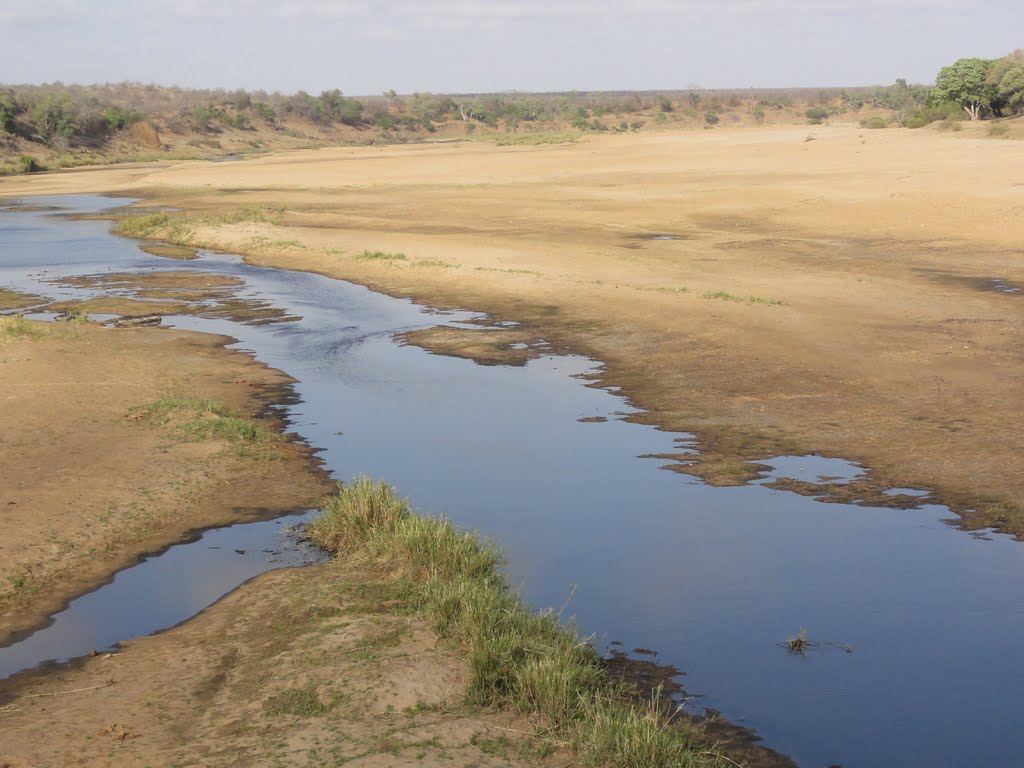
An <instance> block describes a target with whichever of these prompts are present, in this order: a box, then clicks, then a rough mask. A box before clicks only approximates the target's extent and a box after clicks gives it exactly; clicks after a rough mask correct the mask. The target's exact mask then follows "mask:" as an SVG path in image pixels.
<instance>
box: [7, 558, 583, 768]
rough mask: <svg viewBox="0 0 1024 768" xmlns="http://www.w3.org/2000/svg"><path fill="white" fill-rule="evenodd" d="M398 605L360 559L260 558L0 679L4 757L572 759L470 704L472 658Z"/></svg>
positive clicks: (187, 761)
mask: <svg viewBox="0 0 1024 768" xmlns="http://www.w3.org/2000/svg"><path fill="white" fill-rule="evenodd" d="M400 605H402V600H401V597H400V590H399V589H398V588H397V586H396V584H395V583H394V582H389V581H387V580H386V579H383V578H379V577H374V576H372V575H371V576H369V577H368V575H367V573H366V569H365V567H364V568H362V569H361V571H360V572H358V573H357V572H354V571H352V570H350V569H346V568H344V567H341V566H339V565H337V564H333V565H328V566H318V567H315V568H306V569H301V570H285V571H275V572H272V573H269V574H265V575H263V576H261V577H259V578H258V579H256V580H254V581H252V582H250V583H248V584H246V585H245V586H243V587H242V588H241V589H239V590H237V591H235V592H234V593H232V594H231V595H229V596H228V597H226V598H224V599H223V600H221V601H220V602H219V603H217V604H216V605H215V606H213V607H212V608H210V609H208V610H207V611H205V612H204V613H202V614H200V615H199V616H198V617H197V618H195V619H193V620H192V621H190V622H188V623H187V624H185V625H183V626H181V627H178V628H177V629H174V630H172V631H170V632H167V633H164V634H160V635H156V636H153V637H148V638H144V639H141V640H136V641H132V642H130V643H126V644H125V646H124V647H123V648H122V649H121V650H120V651H119V652H118V653H116V654H113V655H109V656H104V657H95V658H88V659H84V660H83V661H81V662H80V663H77V664H75V665H73V666H71V667H70V668H64V669H61V670H59V671H57V672H53V673H25V674H22V675H19V676H17V677H16V678H15V679H13V680H12V681H11V682H9V683H6V684H4V683H0V765H4V766H9V768H41V767H42V766H71V765H74V766H90V767H95V768H101V767H102V768H143V767H144V766H181V767H182V768H184V766H199V765H201V766H246V767H247V768H248V767H249V766H253V767H254V768H255V767H257V766H282V767H283V766H288V768H291V767H292V766H296V767H297V766H334V765H342V764H344V765H351V766H365V767H366V768H370V767H371V766H372V767H373V768H390V767H391V766H396V767H397V766H404V765H410V764H415V765H422V766H478V767H479V768H486V767H489V766H493V767H495V768H497V767H498V766H510V767H511V766H527V765H538V764H540V763H541V760H542V758H543V764H544V765H549V766H552V768H557V767H558V766H560V765H565V764H566V763H567V762H568V761H567V759H566V758H565V756H564V755H559V754H553V755H552V754H549V753H550V752H557V750H556V749H555V746H554V745H552V744H551V743H550V742H548V741H546V740H544V739H537V738H532V737H531V738H526V737H527V734H529V733H531V732H532V725H531V724H530V723H528V722H517V721H515V720H514V719H512V718H510V717H506V716H502V715H496V714H493V713H485V712H478V711H473V710H468V709H466V708H465V707H461V706H460V705H459V702H460V701H461V699H462V697H463V696H464V692H465V679H466V678H465V674H466V671H465V661H464V660H462V659H460V658H458V656H457V654H456V653H455V651H454V649H451V648H448V647H445V646H443V645H438V641H437V638H436V636H435V635H434V634H433V632H431V631H430V630H428V629H427V628H426V627H425V626H424V624H423V622H422V621H420V620H419V619H416V618H412V617H411V616H410V615H409V614H408V613H407V612H404V611H400V610H397V609H396V606H400ZM403 613H404V615H403Z"/></svg>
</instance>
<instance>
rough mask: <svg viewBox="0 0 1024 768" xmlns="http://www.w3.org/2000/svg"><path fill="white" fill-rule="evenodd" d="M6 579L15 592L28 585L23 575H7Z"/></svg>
mask: <svg viewBox="0 0 1024 768" xmlns="http://www.w3.org/2000/svg"><path fill="white" fill-rule="evenodd" d="M7 581H8V582H9V583H10V585H11V588H12V589H14V591H16V592H17V591H20V590H22V589H24V588H25V587H26V586H28V579H27V578H25V576H8V577H7Z"/></svg>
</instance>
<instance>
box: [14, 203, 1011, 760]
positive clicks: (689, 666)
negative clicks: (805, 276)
mask: <svg viewBox="0 0 1024 768" xmlns="http://www.w3.org/2000/svg"><path fill="white" fill-rule="evenodd" d="M17 215H19V216H34V215H43V214H41V213H39V214H17ZM96 224H97V223H96V222H70V223H68V222H65V223H62V226H73V227H79V226H81V227H83V228H84V227H92V226H95V225H96ZM91 233H92V234H91V235H90V236H91V237H95V238H96V241H97V247H102V248H103V249H104V259H106V261H107V262H108V263H107V264H102V265H101V264H99V263H97V261H95V260H93V261H90V260H89V259H83V263H79V264H75V265H67V264H66V263H65V264H64V266H63V267H62V270H64V271H65V272H66V273H67V274H66V275H62V277H64V276H74V274H75V273H77V274H79V275H87V274H93V275H95V274H99V273H101V272H102V271H103V269H105V268H106V267H107V266H109V262H110V261H111V260H114V262H115V264H116V266H115V271H117V272H125V271H131V269H152V268H154V266H155V265H156V263H155V262H153V261H150V260H149V259H152V258H154V257H151V256H148V255H145V254H143V255H141V256H140V252H139V251H138V250H137V249H135V247H134V246H133V245H132V244H130V243H128V242H127V241H116V240H113V239H111V238H109V237H107V236H106V235H105V232H104V231H103V230H102V228H99V229H96V230H92V231H91ZM84 234H86V231H85V230H77V231H76V235H77V236H78V237H82V236H83V235H84ZM112 243H120V244H118V245H112ZM122 248H123V249H124V250H123V251H119V249H122ZM166 263H167V264H172V263H173V266H174V269H175V270H178V269H181V268H184V267H187V268H189V269H195V270H196V271H197V272H203V273H212V274H219V275H228V276H233V277H239V278H242V279H243V280H244V281H245V286H246V288H245V290H246V291H247V292H251V293H253V294H255V295H256V296H257V297H258V298H259V299H260V300H264V301H268V302H269V303H270V304H271V305H272V306H274V307H277V308H280V309H281V310H282V311H284V312H286V313H287V315H288V316H290V317H295V318H297V319H296V320H294V321H290V322H287V323H273V324H270V325H251V324H245V323H235V322H233V321H231V320H228V319H224V318H205V317H201V316H198V315H182V316H169V317H167V318H165V322H166V323H167V324H169V325H175V326H177V327H186V328H195V329H203V330H216V332H219V333H225V332H227V333H230V335H232V336H234V337H235V338H237V339H238V340H239V341H238V345H239V346H240V347H242V348H245V349H250V350H253V351H254V352H255V353H256V354H257V356H258V357H259V359H260V360H262V361H264V362H266V363H268V364H270V365H274V366H275V367H279V368H281V369H283V370H286V371H288V372H289V373H290V374H291V375H292V376H294V377H295V378H296V379H297V380H298V383H297V384H296V385H295V386H296V392H297V394H298V396H299V398H300V399H301V405H297V406H295V407H294V408H293V409H292V410H291V411H290V414H289V415H290V418H291V420H292V425H293V427H294V428H295V429H296V431H297V432H298V433H299V434H301V435H302V436H303V437H304V438H305V439H306V440H308V441H309V442H310V443H311V444H313V445H316V446H318V447H322V448H323V452H322V453H321V456H322V458H323V460H324V461H325V462H326V464H327V466H328V467H329V468H331V469H332V471H334V472H335V473H336V476H338V477H340V478H341V479H345V478H347V477H351V476H352V475H354V474H356V473H358V472H367V473H370V474H373V475H375V476H381V477H385V478H387V479H389V480H391V481H393V482H395V483H396V484H397V485H398V487H399V489H400V490H401V491H402V492H403V493H407V494H408V495H410V496H411V497H413V498H414V499H416V500H417V503H421V504H423V505H424V507H425V508H427V509H431V510H436V511H438V512H441V513H444V514H447V515H449V516H450V517H451V518H452V519H453V520H455V521H456V522H457V523H459V524H461V525H464V526H467V527H469V528H474V529H477V530H479V531H481V532H482V533H484V534H485V535H488V536H491V537H493V538H495V539H496V540H498V541H499V542H500V543H501V544H502V546H503V547H504V548H505V551H506V556H507V561H508V566H507V571H508V575H509V578H510V579H511V580H512V581H513V583H517V584H522V585H523V592H524V595H525V596H526V597H527V598H528V599H529V601H530V602H531V603H532V604H533V605H536V606H544V605H555V606H558V605H562V604H563V603H564V602H565V600H566V597H567V595H568V594H569V593H570V585H572V584H576V585H577V588H576V591H575V593H573V595H572V599H571V601H570V608H569V610H570V611H571V612H572V613H574V614H575V616H576V619H577V621H578V622H579V625H580V626H581V628H582V629H584V630H585V631H588V632H595V633H597V639H598V642H599V643H605V644H606V647H609V646H608V645H607V644H608V643H609V640H610V639H614V640H617V641H621V642H624V643H625V644H626V646H627V647H630V648H641V649H655V650H657V651H658V652H659V654H660V655H659V660H664V661H665V662H667V663H669V664H673V665H675V666H676V667H678V668H679V669H681V670H682V671H683V672H684V673H685V678H684V681H685V688H686V690H687V691H690V692H692V694H693V697H694V698H693V700H692V701H688V704H687V706H688V707H690V708H691V709H692V710H694V711H701V710H704V709H708V710H717V711H720V712H722V713H723V715H725V716H726V717H728V718H729V719H730V720H733V721H735V722H739V723H741V724H744V725H748V726H750V727H752V728H754V729H755V730H756V731H757V732H758V733H759V734H760V735H761V736H762V737H763V738H764V739H765V743H766V744H767V745H768V746H771V747H774V748H777V749H780V750H781V751H783V752H786V753H789V754H791V755H792V756H793V758H794V759H795V760H796V762H797V763H798V764H801V765H815V764H830V763H831V764H850V765H854V764H899V765H909V766H914V765H921V766H924V765H929V766H935V765H956V764H961V763H963V761H965V760H966V761H967V762H968V763H970V762H971V761H972V760H973V761H974V763H975V764H976V763H977V757H978V755H985V756H986V759H988V758H991V761H992V762H991V764H993V765H995V764H999V762H1000V761H1004V760H1009V759H1012V756H1013V755H1014V754H1016V752H1017V751H1019V748H1020V747H1021V745H1020V744H1019V743H1018V742H1019V733H1018V729H1016V728H1015V727H1014V726H1013V723H1012V722H1011V719H1012V718H1010V717H1009V715H1008V713H1010V712H1013V711H1014V710H1015V708H1016V707H1017V706H1018V705H1019V704H1020V703H1022V702H1020V700H1019V698H1020V696H1021V691H1022V690H1024V686H1021V685H1019V684H1018V683H1019V682H1020V681H1019V680H1017V679H1016V678H1015V676H1014V673H1012V672H1009V673H1008V670H1012V669H1015V668H1018V666H1019V665H1018V661H1020V659H1019V654H1020V651H1019V650H1018V649H1016V648H1015V647H1014V646H1013V644H1012V643H1008V642H1006V641H1007V639H1009V638H1013V637H1017V636H1019V634H1020V631H1021V629H1022V627H1021V626H1020V623H1021V622H1022V620H1024V619H1022V616H1021V614H1022V610H1021V605H1020V601H1019V600H1018V599H1017V597H1016V596H1014V595H1013V594H1011V593H1010V591H1009V590H1007V589H1006V588H1005V587H1006V584H1008V583H1012V582H1013V581H1014V579H1016V578H1017V574H1020V575H1024V562H1022V558H1021V553H1020V550H1019V544H1018V543H1017V542H1014V541H1012V540H1011V539H1009V538H1008V537H1006V536H1002V535H999V534H991V535H988V536H987V537H986V538H987V540H976V539H973V538H971V537H969V536H967V535H965V534H964V533H963V532H960V531H957V530H955V529H953V528H951V527H949V526H948V525H947V524H945V522H943V521H944V520H946V519H948V518H950V517H951V513H950V511H949V510H948V509H946V508H944V507H941V506H939V505H935V504H932V503H929V499H928V498H926V497H923V496H921V493H922V492H923V491H924V490H925V489H913V488H911V489H889V490H894V491H896V490H898V491H901V492H900V493H899V494H898V496H899V497H900V498H898V499H897V500H896V501H897V502H898V503H897V505H898V506H905V507H907V508H905V509H898V510H894V509H892V508H889V507H884V506H879V505H877V504H876V503H875V501H873V500H870V499H866V498H854V497H853V496H850V497H848V498H846V499H845V501H849V502H855V501H861V502H870V503H863V504H853V503H838V502H837V503H824V502H822V501H818V500H816V499H815V498H814V497H813V496H802V495H799V494H794V493H792V492H791V491H790V490H786V489H784V488H786V487H787V485H788V487H791V488H793V489H796V488H798V487H800V488H807V489H810V487H811V486H816V487H819V488H820V487H824V486H839V485H842V484H843V482H842V481H844V480H846V479H849V480H850V481H851V482H852V481H854V480H856V479H857V478H858V477H859V476H862V475H863V474H864V472H863V470H862V469H861V468H859V467H857V466H856V465H853V464H850V463H849V462H843V461H841V460H839V459H824V458H822V457H819V456H794V457H785V456H783V457H774V458H768V459H764V460H762V461H761V462H759V465H760V466H758V467H747V468H746V469H745V470H743V471H744V472H751V473H752V475H753V476H754V477H761V481H759V482H755V483H753V484H749V483H742V484H736V485H734V486H733V487H713V486H709V485H707V484H705V483H703V482H701V481H699V480H698V479H697V478H694V477H690V476H687V475H685V474H680V473H676V472H665V471H663V469H662V468H663V467H664V466H666V461H667V460H666V459H664V458H661V459H659V458H638V457H641V456H652V457H664V456H676V457H683V461H685V460H686V458H685V457H687V456H691V457H692V456H693V454H692V453H686V452H685V450H686V449H685V446H686V445H687V444H688V442H687V439H686V437H685V436H682V437H680V436H679V435H678V434H673V433H666V432H662V431H659V430H657V429H654V428H652V427H650V426H647V425H644V424H640V423H634V422H636V421H637V420H642V418H643V414H638V413H637V412H636V409H634V408H632V407H631V406H630V405H629V404H628V403H627V402H626V401H625V400H624V399H623V398H621V397H619V396H617V395H615V394H614V393H611V392H608V391H607V390H604V389H601V388H598V387H594V386H592V385H593V384H594V382H595V379H596V378H599V377H600V374H601V370H600V367H599V366H598V365H597V364H595V363H594V362H593V361H590V360H587V359H584V358H580V357H574V356H568V355H560V354H552V353H542V354H539V355H532V354H531V355H530V359H526V360H525V361H523V364H519V365H515V364H511V363H514V362H518V361H516V360H511V359H510V360H501V358H500V355H499V356H495V355H496V353H495V354H492V353H491V352H488V353H487V354H486V355H484V354H480V353H475V354H476V356H477V357H480V358H481V362H483V361H484V360H485V359H487V358H490V361H491V362H495V363H500V364H489V365H481V364H478V363H477V362H475V361H474V359H473V355H469V354H467V355H464V356H458V355H457V356H452V355H450V354H446V353H445V350H444V349H442V348H441V346H440V345H439V346H438V348H437V349H436V350H435V351H437V352H439V353H440V354H430V353H428V352H426V351H425V350H424V349H421V348H419V347H418V346H416V345H415V344H403V343H402V341H401V335H402V334H408V333H410V332H413V333H415V332H417V331H420V330H428V329H433V328H437V327H439V326H440V327H443V328H450V329H453V331H451V332H449V331H445V332H444V334H443V335H446V336H447V337H448V338H447V339H446V342H447V343H449V345H450V346H452V348H454V347H458V346H459V345H461V344H462V343H463V340H462V339H460V338H459V337H458V335H457V334H459V335H460V334H462V333H463V332H466V331H469V332H474V333H480V334H482V335H486V334H488V333H492V332H497V331H494V330H493V329H488V328H482V329H477V330H475V331H474V330H473V326H474V320H479V319H480V318H479V316H477V315H473V314H472V313H440V314H439V313H437V312H434V311H428V310H425V309H424V308H422V307H419V306H417V305H416V304H414V303H412V302H409V301H404V300H396V299H391V298H388V297H386V296H381V295H379V294H374V293H372V292H369V291H366V290H365V289H362V288H358V287H356V286H353V285H350V284H346V283H342V282H340V281H334V280H330V279H327V278H321V277H318V276H316V275H310V274H300V273H289V272H280V271H275V270H268V269H261V268H258V267H251V266H247V265H245V264H243V263H241V261H240V260H239V259H237V258H235V257H231V256H228V255H225V254H217V253H211V252H200V254H199V257H198V258H197V259H195V260H191V261H185V262H166ZM30 271H31V270H30V269H26V268H25V267H24V265H18V264H13V265H11V268H9V269H5V270H3V271H0V284H2V285H5V286H7V287H9V288H10V289H11V290H16V291H21V292H23V293H37V294H38V295H44V296H46V295H47V294H46V292H45V291H44V290H43V286H42V284H41V282H40V281H39V280H38V279H36V278H34V277H31V276H30V275H29V272H30ZM50 277H52V276H50ZM47 285H50V286H51V287H50V288H49V290H51V291H53V292H55V293H61V294H62V295H61V296H53V297H52V298H61V299H68V298H70V299H73V298H74V297H75V296H76V295H79V294H76V291H87V290H91V289H87V288H85V287H80V286H73V285H71V286H67V285H64V286H56V285H53V284H52V283H48V284H47ZM485 322H486V320H485ZM508 330H511V331H516V329H515V328H511V329H508ZM455 332H457V334H456V333H455ZM414 338H415V337H414ZM420 341H423V342H424V346H427V347H428V348H429V347H430V346H431V345H430V344H429V343H427V342H426V341H424V340H423V339H422V338H421V339H420ZM544 341H548V340H546V339H544V337H543V336H542V335H536V334H535V335H533V336H531V334H529V333H527V334H525V335H524V336H512V335H509V334H505V336H504V338H503V339H502V340H501V341H500V343H499V344H498V345H497V347H499V349H498V352H522V351H524V350H519V349H514V346H515V345H517V344H526V345H527V346H529V347H531V348H532V349H534V350H536V349H537V347H538V346H539V345H540V344H541V343H542V342H544ZM549 343H550V342H549ZM485 346H486V345H485ZM492 346H494V345H492ZM540 349H541V350H543V349H544V348H543V347H540ZM463 358H469V359H463ZM689 444H693V442H692V440H691V441H689ZM690 450H692V449H690ZM676 463H679V462H678V460H677V462H676ZM764 466H768V467H771V471H770V473H769V474H770V476H766V475H765V473H764V469H763V467H764ZM737 474H740V473H739V472H737ZM797 484H806V485H799V486H798V485H797ZM769 486H776V487H769ZM815 495H819V496H824V495H825V494H823V493H815ZM833 495H834V494H833ZM608 563H615V565H616V567H615V568H609V567H608ZM800 627H806V633H807V637H808V639H809V640H810V641H811V643H812V644H814V643H816V644H817V645H812V646H811V647H810V650H809V652H808V653H807V654H805V655H803V656H794V655H792V654H790V653H788V652H787V651H786V650H785V649H784V648H780V645H779V644H780V643H783V642H784V641H785V640H786V638H787V637H790V636H792V635H794V634H796V633H797V631H798V630H799V628H800ZM979 630H980V631H979ZM829 643H835V644H836V645H837V646H841V647H843V648H846V647H848V648H850V649H852V653H848V652H846V651H845V650H836V648H835V647H833V646H831V645H829ZM893 670H900V673H899V674H894V673H893ZM950 687H954V688H956V689H957V690H959V691H961V693H962V695H964V696H965V697H967V698H968V699H970V700H971V701H972V704H973V706H972V707H971V708H970V710H969V711H967V712H962V711H953V710H951V709H946V710H942V711H936V709H935V707H934V706H931V703H932V702H934V701H936V700H940V699H941V698H942V697H943V696H944V695H945V692H948V690H949V689H950ZM993 732H996V733H998V738H993ZM864 733H871V734H873V739H872V740H871V741H870V742H866V741H865V739H864V738H863V734H864ZM974 734H977V738H975V735H974ZM979 739H982V740H983V741H984V744H982V742H981V741H979Z"/></svg>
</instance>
